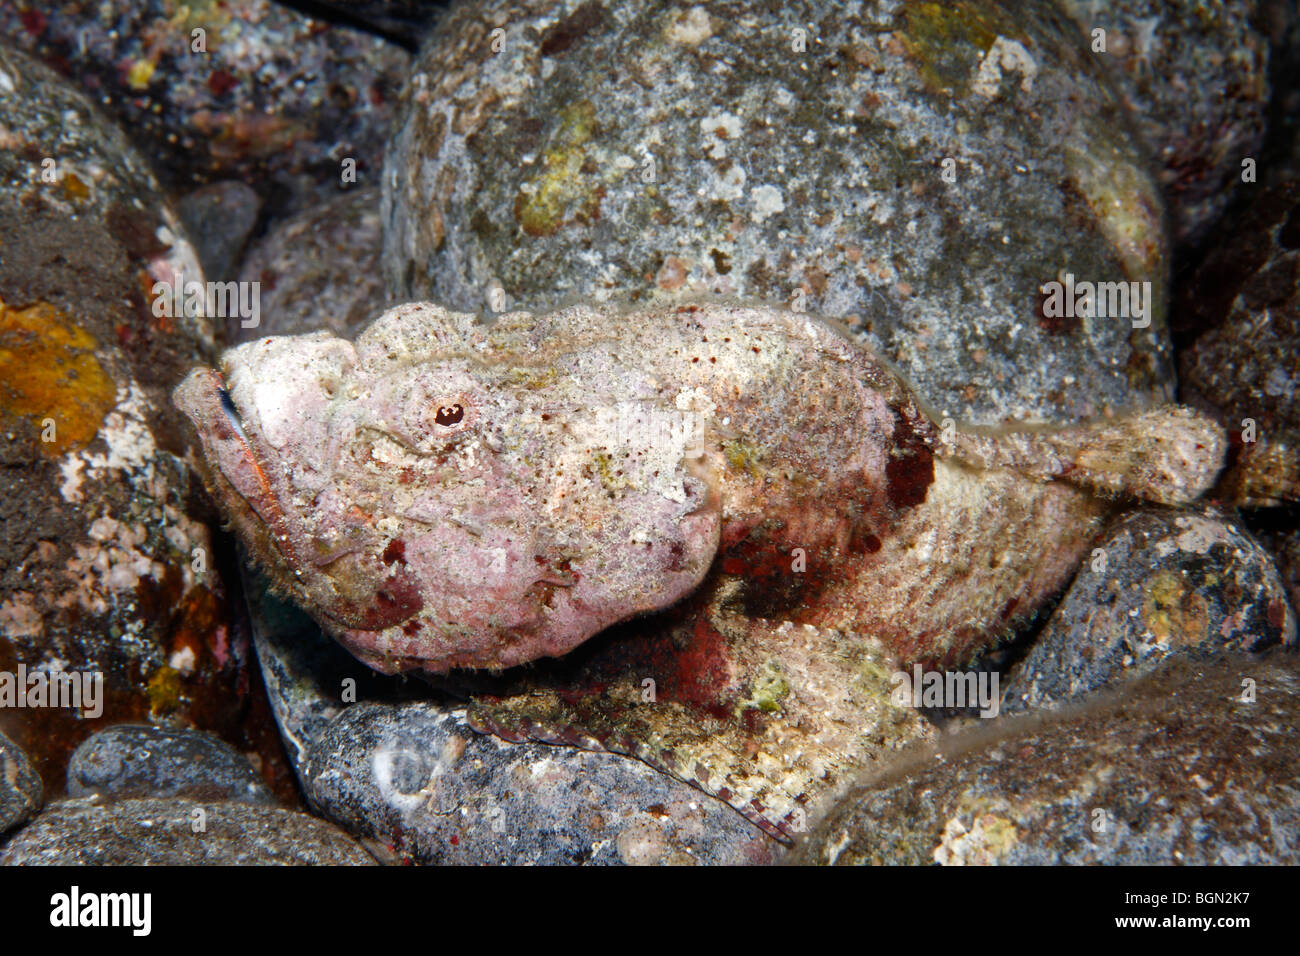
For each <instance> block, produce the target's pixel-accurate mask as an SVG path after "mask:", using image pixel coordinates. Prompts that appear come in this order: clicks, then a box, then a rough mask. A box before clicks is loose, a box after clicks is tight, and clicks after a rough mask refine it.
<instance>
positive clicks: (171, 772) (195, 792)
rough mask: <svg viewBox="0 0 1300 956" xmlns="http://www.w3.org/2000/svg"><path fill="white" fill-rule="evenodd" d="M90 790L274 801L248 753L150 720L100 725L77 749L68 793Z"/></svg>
mask: <svg viewBox="0 0 1300 956" xmlns="http://www.w3.org/2000/svg"><path fill="white" fill-rule="evenodd" d="M91 794H99V795H100V796H101V797H105V798H111V799H114V800H123V799H128V798H132V797H141V798H143V797H187V798H189V799H193V800H202V801H221V800H236V801H242V802H245V803H256V804H263V805H274V804H275V799H274V798H273V797H272V796H271V793H270V791H269V790H268V789H267V788H266V785H265V784H264V783H262V781H261V780H260V779H259V778H258V776H257V773H256V772H255V771H254V770H253V766H252V764H250V763H249V761H248V758H247V757H245V756H244V755H243V754H241V753H239V752H238V751H237V750H235V749H234V748H233V747H231V746H230V745H229V744H227V743H226V742H225V741H223V740H221V739H220V738H219V737H214V736H212V735H211V734H206V733H203V732H202V731H198V730H166V729H163V728H160V727H152V726H149V725H147V724H119V725H118V726H116V727H110V728H108V729H107V730H101V731H100V732H99V733H97V734H95V736H93V737H91V738H90V739H89V740H86V741H85V742H84V743H82V745H81V746H80V747H78V748H77V749H76V751H74V752H73V754H72V759H71V760H70V761H69V762H68V795H69V796H72V797H86V796H90V795H91Z"/></svg>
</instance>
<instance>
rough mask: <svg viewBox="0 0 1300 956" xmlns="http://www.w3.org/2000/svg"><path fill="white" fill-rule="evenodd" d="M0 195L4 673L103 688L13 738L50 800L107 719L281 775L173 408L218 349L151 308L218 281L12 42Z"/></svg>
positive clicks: (99, 131)
mask: <svg viewBox="0 0 1300 956" xmlns="http://www.w3.org/2000/svg"><path fill="white" fill-rule="evenodd" d="M0 183H3V187H4V188H3V189H0V234H3V236H4V255H3V256H0V461H2V462H3V467H2V468H0V671H3V672H7V673H10V674H15V675H16V674H17V673H18V669H19V666H20V665H21V666H23V667H25V668H26V669H27V670H28V671H32V672H35V671H44V672H45V673H50V672H52V671H54V670H59V671H62V672H64V676H69V675H68V674H67V673H66V672H69V671H71V672H77V673H78V675H81V674H85V675H87V676H89V678H90V679H91V680H93V679H94V675H96V674H99V675H102V678H103V684H102V687H103V691H102V694H101V695H100V697H99V701H98V705H99V707H100V708H102V713H98V714H97V713H94V712H93V711H94V710H95V708H94V707H87V706H84V705H86V704H87V703H88V701H87V700H85V699H83V700H82V701H81V703H82V705H83V706H82V707H81V709H77V707H75V706H73V707H51V706H39V707H20V706H17V704H16V702H15V704H14V706H5V707H3V708H0V729H3V731H4V732H5V733H7V734H9V736H10V737H12V738H13V739H14V740H15V741H16V742H17V743H18V744H19V745H20V746H21V747H22V748H23V749H24V751H26V753H27V754H28V755H29V756H30V758H31V759H32V761H33V763H34V764H35V766H36V768H37V770H38V771H39V773H40V775H41V778H42V779H43V781H44V783H45V785H46V787H48V788H49V792H50V793H52V794H55V793H59V792H61V791H62V788H63V772H64V767H65V764H66V762H67V758H68V755H69V754H70V753H71V751H72V750H73V749H74V748H75V747H76V746H77V744H78V743H79V742H80V741H81V740H83V739H85V738H86V737H87V736H89V735H90V734H91V733H93V732H94V731H95V730H97V729H100V728H101V727H103V726H104V725H105V724H104V723H97V722H96V720H103V721H104V722H105V723H107V722H113V721H142V720H151V721H152V720H156V721H160V722H161V721H167V722H171V723H173V724H175V725H177V726H187V725H197V726H201V727H204V728H205V729H210V730H213V731H215V732H217V733H219V734H222V735H223V736H225V737H227V738H228V739H229V740H231V741H233V742H236V743H238V744H240V745H241V746H244V747H248V748H250V749H256V747H259V746H265V747H266V750H265V751H264V753H265V755H266V756H267V759H268V764H267V766H268V767H271V766H272V765H273V764H274V761H275V760H276V759H278V758H276V757H275V756H274V754H275V741H274V739H273V737H271V736H269V735H268V731H272V730H273V728H272V727H271V726H270V725H269V722H268V720H267V718H268V716H269V714H268V713H267V708H266V706H265V703H264V702H263V700H262V695H260V694H258V693H257V692H256V688H255V687H254V686H250V684H249V681H250V679H253V680H255V679H256V674H255V670H250V663H251V662H250V661H249V660H248V656H247V651H248V647H247V641H246V637H243V636H242V635H241V634H240V633H239V632H238V631H237V629H236V628H235V627H234V624H233V621H232V617H231V610H230V604H229V601H228V600H227V598H228V592H227V590H226V585H225V583H224V582H225V577H224V575H223V574H222V573H221V568H220V567H219V558H218V556H217V554H216V552H215V551H214V549H213V543H212V536H211V533H210V530H209V526H208V524H207V523H206V522H207V519H208V518H209V517H211V516H212V513H211V511H210V510H208V508H207V506H206V505H205V503H204V502H203V500H202V498H201V494H200V492H201V488H200V485H199V483H198V482H197V481H194V480H192V479H193V475H192V473H191V471H190V469H189V466H188V465H187V464H185V462H184V455H185V454H186V450H187V441H186V439H185V437H184V434H183V431H182V429H181V426H180V424H179V423H178V421H177V413H176V412H175V410H174V409H173V408H172V406H171V405H170V403H169V402H167V401H166V395H167V391H168V390H169V389H170V387H171V386H172V385H173V384H174V382H175V381H176V379H177V378H179V376H180V374H181V370H182V369H184V368H186V367H187V366H190V365H192V364H193V363H194V362H196V361H201V360H203V359H204V357H205V356H207V355H208V354H209V353H210V351H211V349H212V347H213V335H212V333H211V330H210V328H209V325H208V322H207V320H206V319H203V318H200V317H195V316H191V315H187V314H173V315H171V316H168V315H166V314H165V313H162V310H158V312H156V311H155V309H154V308H152V306H151V302H152V301H153V290H154V289H155V288H156V287H158V284H159V283H163V284H175V283H176V282H177V281H178V280H180V279H183V280H184V281H186V282H191V281H199V282H201V281H202V280H203V274H202V270H201V269H200V268H199V265H198V263H197V259H196V257H195V254H194V251H193V248H192V247H191V246H190V244H189V243H188V242H187V241H186V239H185V238H184V236H183V230H182V228H181V226H180V223H179V220H178V219H177V217H176V215H175V213H174V212H173V210H172V209H171V207H170V206H169V205H168V204H167V203H166V202H165V201H164V200H163V199H162V198H161V196H160V191H159V187H158V184H157V182H156V181H155V179H154V177H153V175H152V174H151V173H150V172H149V169H148V166H147V164H146V162H145V160H144V159H143V158H142V157H141V156H140V154H139V153H137V152H136V151H135V150H134V149H132V148H131V147H130V146H129V145H128V144H127V141H126V139H125V137H124V136H123V135H122V133H121V132H120V131H118V130H117V129H116V128H115V127H114V126H112V125H111V124H109V123H108V122H107V121H106V120H105V119H104V118H103V117H102V116H101V115H100V114H99V113H98V112H97V111H96V110H95V109H94V107H93V106H92V104H91V103H90V102H89V100H87V99H86V98H85V97H84V96H83V95H82V94H80V93H79V92H77V91H76V90H74V89H73V88H72V87H71V86H70V85H69V84H68V83H66V82H65V81H64V80H62V79H61V78H60V77H58V76H57V75H56V74H54V73H52V72H51V71H50V70H48V69H47V68H46V67H44V66H42V65H40V64H39V63H37V62H35V61H33V60H31V59H29V58H28V57H26V56H24V55H22V54H19V53H15V52H12V51H8V50H4V49H0ZM160 313H161V314H160ZM160 399H161V400H160ZM65 702H66V701H65ZM72 703H74V704H75V703H76V702H75V701H72ZM255 741H256V743H254V742H255ZM281 766H282V764H281Z"/></svg>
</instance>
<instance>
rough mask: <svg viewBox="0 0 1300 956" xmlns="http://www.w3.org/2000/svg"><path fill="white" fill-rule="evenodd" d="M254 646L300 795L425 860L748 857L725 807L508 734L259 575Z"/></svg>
mask: <svg viewBox="0 0 1300 956" xmlns="http://www.w3.org/2000/svg"><path fill="white" fill-rule="evenodd" d="M253 591H254V600H253V601H252V602H251V610H252V613H253V623H254V633H255V635H256V640H257V651H258V657H259V658H260V659H261V662H262V671H263V675H264V677H265V680H266V685H267V689H268V692H269V694H270V696H271V702H272V706H273V708H274V710H275V715H276V720H277V721H278V722H279V724H280V729H281V733H282V734H283V736H284V740H285V744H286V748H287V749H288V752H289V756H290V760H291V761H292V763H293V765H294V767H295V769H296V770H297V772H298V775H299V779H300V781H301V783H302V787H303V791H304V793H305V794H306V795H307V798H308V800H309V801H310V802H311V803H312V804H313V805H314V806H315V807H316V808H317V809H318V810H319V811H320V812H321V813H323V814H325V815H326V816H328V817H329V818H330V819H332V820H335V821H336V822H338V823H339V824H341V825H343V826H344V827H346V828H347V829H348V831H349V832H351V833H353V834H354V835H357V836H359V837H362V838H366V839H368V840H370V841H373V843H375V844H378V845H381V846H385V847H387V848H388V852H389V853H391V854H392V855H393V857H394V858H397V859H408V860H412V861H415V862H420V863H469V864H476V863H488V862H492V863H548V864H561V863H564V864H575V863H577V864H586V863H591V864H608V863H615V864H617V863H631V864H660V863H695V862H698V863H752V862H765V861H769V860H772V859H774V858H775V857H776V855H777V854H778V853H780V851H781V846H780V844H778V843H777V842H776V841H774V840H773V839H771V838H770V837H768V836H766V835H765V834H764V833H763V832H762V831H760V830H759V829H758V828H757V827H755V826H754V825H753V824H751V823H749V822H748V821H747V820H745V819H744V818H743V817H741V816H740V815H739V814H738V813H736V812H735V811H734V810H732V809H731V808H730V807H728V806H727V805H726V804H724V803H722V802H721V801H719V800H716V799H715V798H713V797H710V796H708V795H707V794H704V793H702V792H700V791H699V790H696V789H694V788H693V787H690V786H688V785H687V784H685V783H682V782H680V781H677V780H674V779H672V778H671V777H668V776H666V775H664V774H661V773H658V772H656V771H654V770H652V769H651V768H650V767H648V766H646V765H645V764H642V763H640V762H639V761H636V760H631V759H629V758H627V757H623V756H620V755H617V754H611V753H600V752H589V751H584V750H579V749H577V748H575V747H559V746H555V747H552V746H546V745H543V744H537V743H521V744H511V743H506V742H505V741H503V740H501V739H500V738H498V737H494V736H490V735H487V734H480V733H477V732H475V731H474V730H472V729H471V727H470V725H469V723H468V722H467V720H466V716H465V711H464V709H463V708H461V707H458V706H457V705H456V702H454V701H451V700H448V699H447V698H445V697H443V696H442V695H440V694H438V693H437V692H435V691H434V690H433V689H432V688H430V687H428V686H427V685H425V684H423V683H422V682H420V681H418V680H409V681H406V680H402V679H400V678H387V677H381V676H379V675H377V674H375V673H373V672H372V671H370V670H368V669H367V668H366V667H364V666H363V665H361V664H359V663H358V662H357V661H355V660H354V659H353V658H352V657H351V656H350V655H348V654H347V652H346V651H344V650H343V649H342V648H341V647H339V646H338V645H337V644H335V643H334V642H333V641H331V640H329V639H328V638H326V637H325V636H324V635H322V634H321V633H320V631H319V629H317V627H316V625H315V624H314V623H312V622H311V621H310V620H309V619H308V618H306V616H305V615H302V614H300V613H299V612H296V611H294V610H293V609H291V608H289V607H287V606H285V605H283V604H280V603H279V602H277V601H275V600H274V599H272V598H270V597H268V596H267V595H266V594H265V591H264V589H260V588H259V586H258V585H257V584H254V585H253Z"/></svg>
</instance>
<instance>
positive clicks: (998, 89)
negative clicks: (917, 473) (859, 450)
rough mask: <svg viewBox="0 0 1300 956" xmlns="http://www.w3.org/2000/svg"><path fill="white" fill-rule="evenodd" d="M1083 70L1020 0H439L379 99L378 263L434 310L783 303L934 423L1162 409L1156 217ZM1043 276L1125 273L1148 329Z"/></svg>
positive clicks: (1165, 361) (1100, 277)
mask: <svg viewBox="0 0 1300 956" xmlns="http://www.w3.org/2000/svg"><path fill="white" fill-rule="evenodd" d="M1107 72H1110V71H1108V70H1106V69H1105V68H1104V67H1103V65H1102V64H1100V63H1098V62H1097V58H1096V57H1095V56H1094V55H1093V54H1092V53H1091V52H1090V51H1089V50H1088V48H1087V46H1086V44H1084V43H1083V42H1081V39H1080V35H1079V28H1078V26H1077V24H1075V23H1074V22H1073V21H1071V20H1070V19H1068V17H1066V15H1065V14H1064V13H1063V12H1061V11H1059V10H1058V9H1057V8H1056V7H1054V6H1051V5H1048V4H1041V3H1026V2H1018V0H1005V2H994V0H967V2H962V3H956V4H940V3H902V2H896V0H881V2H854V3H847V4H838V3H837V4H832V3H823V2H803V3H796V4H792V5H784V6H781V7H766V6H763V5H760V4H757V3H752V2H742V0H736V2H728V3H721V4H711V5H707V6H706V5H695V6H666V5H661V4H659V3H652V2H648V0H633V2H628V3H619V4H601V3H600V2H597V0H582V2H579V0H530V2H526V3H521V2H512V0H488V2H468V3H462V4H458V5H456V6H455V7H454V8H453V9H452V10H451V11H450V12H449V13H448V15H447V16H446V17H445V18H444V19H442V20H441V21H440V22H439V24H438V26H437V27H436V28H435V31H434V33H433V34H432V35H431V36H430V38H429V40H428V41H427V43H426V45H425V47H424V49H423V51H422V53H421V54H420V57H419V58H418V60H417V61H416V63H415V65H414V67H413V69H412V76H411V78H410V80H409V82H408V83H407V85H406V87H405V88H404V92H403V93H402V97H401V102H400V106H399V110H398V116H397V123H396V127H395V130H396V131H395V134H394V137H393V140H392V144H391V147H390V151H389V155H388V158H387V160H386V166H385V173H384V212H383V215H384V221H385V233H384V243H385V253H384V266H385V269H386V271H387V275H388V279H389V283H390V287H391V288H392V289H393V290H394V291H395V292H396V293H398V294H399V295H400V296H402V297H405V298H430V299H433V300H434V301H437V302H439V303H441V304H444V305H446V306H448V307H452V308H459V309H470V310H482V309H485V308H491V309H492V310H493V311H500V310H501V309H502V308H505V309H510V308H518V307H523V308H529V309H539V310H540V309H545V308H548V307H551V306H553V305H556V304H558V303H564V302H567V301H571V300H573V299H576V298H581V299H583V300H585V301H589V302H599V301H602V300H606V299H609V300H633V301H646V300H650V299H656V300H665V299H666V300H669V301H671V300H673V299H677V298H681V297H685V296H698V295H700V294H717V295H720V296H725V297H728V298H733V299H734V298H739V299H741V300H764V301H767V302H771V303H779V304H782V305H787V306H791V305H792V306H795V307H806V308H807V309H808V310H809V311H810V312H814V313H816V314H820V315H826V316H831V317H842V318H844V319H845V320H846V321H847V322H848V323H849V324H851V325H852V326H854V328H855V329H856V330H857V332H858V334H859V335H861V336H862V337H863V338H865V339H866V340H867V341H869V342H870V343H872V344H873V345H874V347H875V348H876V349H877V351H879V352H880V353H881V354H882V355H884V356H885V357H886V358H888V359H890V360H892V361H893V362H894V363H896V364H897V365H898V366H899V367H900V368H901V369H902V371H903V373H904V374H905V375H906V377H907V378H908V380H909V381H910V382H911V383H912V384H913V386H914V387H915V388H916V389H917V391H918V392H919V394H920V395H922V396H923V397H924V398H926V399H928V400H929V401H930V402H931V403H932V404H933V405H935V406H936V407H937V409H938V410H939V412H940V413H941V414H942V415H945V416H946V415H951V416H952V417H953V418H955V419H957V420H959V421H961V420H969V421H974V422H983V423H992V422H999V421H1005V420H1011V419H1058V420H1062V419H1063V420H1075V419H1078V418H1081V417H1089V416H1092V415H1096V414H1100V413H1102V412H1105V411H1107V410H1113V409H1115V408H1126V407H1130V406H1133V405H1139V404H1143V403H1146V402H1150V401H1153V400H1158V399H1163V398H1167V397H1168V395H1169V392H1170V384H1171V379H1170V374H1169V372H1170V369H1169V364H1170V362H1169V358H1170V353H1169V345H1168V341H1167V338H1166V335H1165V331H1164V321H1165V275H1166V259H1167V251H1166V242H1165V231H1164V226H1163V215H1164V213H1163V207H1162V203H1161V199H1160V194H1159V189H1158V186H1157V184H1156V183H1155V182H1154V180H1153V179H1152V177H1151V176H1150V174H1149V168H1150V167H1149V162H1150V161H1149V156H1148V154H1147V152H1146V149H1145V147H1144V146H1143V145H1142V143H1141V138H1140V136H1138V134H1137V132H1136V130H1135V128H1134V127H1132V126H1131V125H1130V123H1129V121H1128V119H1127V117H1126V115H1125V114H1126V111H1125V110H1124V108H1123V105H1122V103H1121V99H1122V97H1121V96H1120V94H1119V93H1118V92H1116V90H1115V89H1114V88H1113V87H1112V86H1111V85H1110V82H1109V80H1108V79H1107V77H1106V76H1105V74H1106V73H1107ZM1065 275H1071V276H1075V277H1077V278H1080V279H1086V281H1091V282H1112V281H1115V282H1118V281H1137V282H1145V281H1149V282H1150V283H1151V284H1152V285H1151V290H1150V291H1151V299H1152V301H1151V306H1152V307H1151V309H1150V313H1149V314H1148V315H1146V316H1145V319H1146V320H1149V321H1150V324H1149V325H1145V322H1144V321H1140V323H1139V324H1141V325H1143V327H1140V328H1135V327H1134V322H1133V321H1132V320H1131V319H1130V318H1123V317H1119V316H1117V315H1115V314H1114V313H1113V312H1112V313H1111V314H1110V315H1109V316H1108V317H1106V318H1100V317H1097V316H1093V317H1092V318H1083V317H1065V316H1062V315H1056V314H1055V313H1054V310H1052V309H1050V308H1046V307H1045V304H1044V294H1043V292H1042V288H1043V286H1044V284H1045V283H1048V282H1051V281H1057V280H1058V279H1062V277H1063V276H1065ZM1062 281H1064V280H1063V279H1062Z"/></svg>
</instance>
